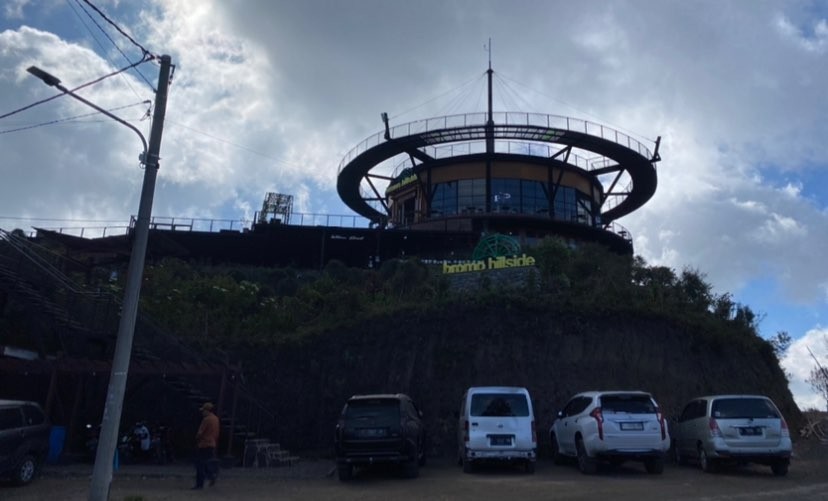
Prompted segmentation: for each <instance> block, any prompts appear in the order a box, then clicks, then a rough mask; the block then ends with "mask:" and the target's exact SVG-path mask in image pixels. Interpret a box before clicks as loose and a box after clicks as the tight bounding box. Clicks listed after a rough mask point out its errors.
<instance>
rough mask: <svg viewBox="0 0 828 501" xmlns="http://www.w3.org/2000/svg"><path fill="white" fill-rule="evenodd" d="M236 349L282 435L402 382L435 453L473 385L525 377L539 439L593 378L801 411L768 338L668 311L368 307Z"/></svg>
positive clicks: (313, 434) (287, 439)
mask: <svg viewBox="0 0 828 501" xmlns="http://www.w3.org/2000/svg"><path fill="white" fill-rule="evenodd" d="M239 355H243V357H244V359H245V367H246V372H247V374H248V384H249V385H250V386H251V387H253V388H255V391H256V392H257V393H259V394H260V395H261V396H262V398H263V403H265V404H266V405H268V406H269V407H271V408H273V409H275V410H276V411H277V413H278V420H279V423H278V429H279V430H280V431H279V433H280V436H279V437H273V438H276V439H278V440H280V441H281V442H282V443H284V444H287V445H289V447H291V448H295V449H300V450H302V449H304V450H308V449H317V450H326V449H329V448H330V447H331V441H332V436H333V428H334V425H335V423H336V419H337V416H338V413H339V412H340V410H341V408H342V405H343V403H344V401H345V399H346V398H347V397H349V396H350V395H352V394H359V393H384V392H391V393H395V392H402V393H408V394H409V395H411V396H412V397H413V398H414V399H415V400H416V401H417V402H418V403H419V405H420V407H421V408H422V410H423V412H424V414H425V417H426V421H427V423H428V427H429V436H430V441H431V453H432V454H442V455H448V456H453V455H454V454H455V451H456V414H457V411H458V409H459V402H460V397H461V396H462V393H463V391H464V390H465V389H466V388H467V387H469V386H474V385H516V386H525V387H527V388H528V389H529V391H530V393H531V395H532V397H533V400H534V403H535V413H536V417H537V422H538V434H539V440H540V443H541V447H542V448H545V447H546V446H547V445H548V444H547V443H546V442H547V441H548V440H547V439H546V436H547V430H548V428H549V425H550V424H551V422H552V419H553V417H554V414H555V412H556V411H557V410H558V409H560V408H561V407H562V406H563V404H564V403H565V402H566V400H567V399H568V397H569V396H571V395H572V394H573V393H576V392H579V391H585V390H590V389H641V390H646V391H650V392H652V393H653V395H654V396H655V398H656V400H657V401H658V402H659V403H660V405H661V407H662V409H663V411H664V412H665V414H666V416H667V417H668V419H669V418H670V417H673V416H676V415H677V414H678V413H679V412H680V411H681V407H682V405H683V404H684V403H685V402H686V401H687V400H689V399H690V398H692V397H695V396H699V395H703V394H711V393H760V394H766V395H768V396H770V397H771V398H773V399H774V401H776V403H777V405H778V406H779V407H780V409H781V411H782V413H783V414H784V416H785V417H786V419H787V420H788V422H789V424H790V425H791V429H796V426H797V425H798V423H800V422H801V414H800V411H799V409H798V408H797V407H796V404H795V403H794V401H793V398H792V396H791V393H790V391H789V389H788V385H787V380H786V379H785V376H784V374H783V372H782V370H781V369H780V367H779V364H778V362H777V360H776V357H775V356H774V354H773V350H772V349H771V347H770V345H769V344H768V343H767V342H766V341H764V340H762V339H760V338H758V337H756V336H746V335H744V334H739V333H734V334H732V335H728V336H720V335H717V336H714V335H711V334H710V333H707V332H703V331H700V330H699V328H698V327H695V326H691V325H683V324H680V323H676V322H675V321H672V320H670V319H665V318H641V317H638V316H634V315H632V314H628V313H615V314H590V315H576V314H571V313H558V312H550V311H543V310H539V309H538V308H537V307H531V306H527V305H521V304H513V303H509V304H485V305H482V304H465V305H464V304H459V305H454V306H453V307H452V308H450V309H445V310H444V311H439V312H434V311H429V312H425V311H416V312H410V313H406V314H397V315H394V316H385V317H382V318H373V319H371V320H370V321H365V322H363V323H360V324H358V325H355V326H350V327H348V328H344V329H333V330H328V331H326V332H323V333H320V334H316V335H313V336H308V337H305V338H303V339H302V340H301V341H295V342H286V343H284V344H282V345H280V346H279V347H278V348H269V349H262V348H258V349H250V350H249V351H248V352H247V353H244V354H241V353H240V354H239Z"/></svg>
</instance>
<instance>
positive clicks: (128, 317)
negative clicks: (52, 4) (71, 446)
mask: <svg viewBox="0 0 828 501" xmlns="http://www.w3.org/2000/svg"><path fill="white" fill-rule="evenodd" d="M160 59H161V69H160V71H159V74H158V91H157V92H156V93H155V111H154V115H153V122H152V130H151V131H150V140H149V145H147V141H146V140H145V139H144V135H143V134H141V131H139V130H138V129H137V128H135V127H134V126H133V125H132V124H130V123H128V122H126V121H124V120H123V119H121V118H119V117H117V116H115V115H113V114H112V113H110V112H108V111H106V110H104V109H103V108H101V107H100V106H97V105H96V104H94V103H91V102H89V101H88V100H86V99H84V98H82V97H81V96H78V95H77V94H75V93H73V92H72V91H70V90H69V89H67V88H66V87H64V86H62V85H61V84H60V80H59V79H58V78H57V77H55V76H53V75H50V74H49V73H47V72H45V71H43V70H41V69H39V68H36V67H34V66H31V67H29V68H28V69H27V70H26V71H28V72H29V73H31V74H32V75H34V76H36V77H38V78H39V79H41V80H42V81H43V82H44V83H45V84H46V85H49V86H51V87H55V88H57V89H58V90H60V91H61V92H63V93H64V94H66V95H68V96H71V97H72V98H74V99H77V100H78V101H80V102H82V103H84V104H86V105H87V106H90V107H92V108H93V109H95V110H97V111H99V112H101V113H103V114H104V115H106V116H108V117H109V118H111V119H113V120H115V121H116V122H118V123H120V124H122V125H125V126H126V127H128V128H130V129H131V130H132V131H134V132H135V133H136V134H138V137H140V138H141V144H142V145H143V146H144V151H143V152H142V154H141V157H140V160H141V163H143V164H144V167H145V168H144V182H143V186H142V187H141V199H140V202H139V206H138V220H137V221H136V222H135V234H134V240H133V243H132V252H131V253H130V256H129V268H128V270H127V278H126V285H125V287H124V298H123V301H122V304H121V319H120V322H119V324H118V337H117V338H116V341H115V353H114V356H113V358H112V372H111V373H110V376H109V387H108V389H107V395H106V403H105V406H104V414H103V419H102V421H101V435H100V438H99V440H98V450H97V452H96V455H95V467H94V469H93V471H92V480H91V482H90V485H89V501H105V500H107V499H108V498H109V488H110V485H111V483H112V468H113V464H112V463H113V458H114V456H115V450H116V447H117V445H118V427H119V425H120V421H121V411H122V409H123V404H124V392H125V390H126V381H127V373H128V372H129V361H130V357H131V355H132V339H133V337H134V335H135V320H136V318H137V316H138V299H139V295H140V292H141V280H142V277H143V275H144V260H145V258H146V251H147V239H148V235H149V222H150V216H151V213H152V199H153V196H154V194H155V178H156V175H157V173H158V159H159V153H160V151H161V134H162V132H163V128H164V116H165V113H166V108H167V88H168V85H169V79H170V67H171V59H170V56H166V55H165V56H161V58H160Z"/></svg>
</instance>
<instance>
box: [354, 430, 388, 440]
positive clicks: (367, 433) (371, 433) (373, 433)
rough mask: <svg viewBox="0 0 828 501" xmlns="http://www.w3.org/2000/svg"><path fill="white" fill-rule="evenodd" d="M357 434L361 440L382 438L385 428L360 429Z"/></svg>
mask: <svg viewBox="0 0 828 501" xmlns="http://www.w3.org/2000/svg"><path fill="white" fill-rule="evenodd" d="M357 434H358V435H359V436H360V437H363V438H377V437H384V436H385V428H362V429H360V430H359V432H358V433H357Z"/></svg>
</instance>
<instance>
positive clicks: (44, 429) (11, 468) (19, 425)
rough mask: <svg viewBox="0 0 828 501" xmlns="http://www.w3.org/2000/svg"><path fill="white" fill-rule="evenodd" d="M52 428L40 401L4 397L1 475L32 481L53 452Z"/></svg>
mask: <svg viewBox="0 0 828 501" xmlns="http://www.w3.org/2000/svg"><path fill="white" fill-rule="evenodd" d="M50 428H51V427H50V426H49V422H48V421H47V419H46V415H45V414H43V409H41V408H40V406H39V405H38V404H37V403H35V402H23V401H20V400H0V477H2V478H11V480H12V482H14V483H15V484H18V485H25V484H28V483H29V482H31V481H32V479H34V477H35V474H36V473H37V470H38V468H39V467H40V465H41V464H43V460H44V459H45V458H46V454H47V453H48V452H49V432H50Z"/></svg>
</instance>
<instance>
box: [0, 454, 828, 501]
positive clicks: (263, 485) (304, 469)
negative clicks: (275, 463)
mask: <svg viewBox="0 0 828 501" xmlns="http://www.w3.org/2000/svg"><path fill="white" fill-rule="evenodd" d="M90 473H91V466H90V465H60V466H49V467H47V468H44V471H43V474H42V475H41V477H40V478H38V479H37V480H35V482H34V483H32V484H31V485H29V486H26V487H12V486H9V485H5V484H0V499H2V500H4V501H6V500H7V501H24V500H37V501H40V500H52V499H60V500H76V499H77V500H83V499H86V496H87V489H88V484H89V475H90ZM192 484H193V471H192V468H191V467H190V466H189V465H187V464H178V465H172V466H140V465H131V466H125V467H122V468H121V470H120V471H119V472H117V474H116V476H115V479H114V480H113V482H112V490H111V497H110V498H111V499H112V500H117V501H139V500H140V501H156V500H159V501H160V500H185V501H186V500H208V499H212V500H219V499H222V500H224V499H234V500H235V499H240V500H248V499H249V500H258V499H280V500H294V499H295V500H318V499H343V500H351V499H353V500H388V499H394V500H398V499H400V500H405V499H435V500H440V499H447V500H448V499H475V500H480V499H522V500H524V499H525V500H541V499H544V500H546V499H552V498H554V499H567V500H588V499H613V500H614V501H615V500H618V501H632V500H636V501H637V500H642V499H653V500H662V499H663V500H671V499H676V500H685V499H686V500H691V499H692V500H700V499H701V500H731V499H734V500H735V499H739V500H754V499H768V500H777V499H784V500H785V501H794V500H806V499H807V500H820V499H824V500H828V444H820V443H818V442H808V443H805V444H802V443H800V444H797V447H796V452H795V456H794V459H793V461H792V463H791V468H790V472H789V474H788V476H786V477H781V478H778V477H774V476H773V475H772V474H771V472H770V468H768V467H765V466H757V465H748V466H743V467H738V468H730V469H725V470H724V471H722V472H720V473H716V474H705V473H702V472H701V471H700V470H699V469H698V467H696V466H693V465H690V466H677V465H674V464H668V465H667V467H666V468H665V471H664V474H663V475H648V474H647V473H645V471H644V468H643V466H642V465H641V464H637V463H627V464H624V465H622V466H620V467H610V466H603V467H602V468H601V469H600V470H599V472H598V474H597V475H594V476H584V475H582V474H581V473H579V472H578V470H577V469H576V467H575V466H574V465H564V466H555V465H553V464H552V463H551V462H550V461H547V460H541V461H540V462H539V463H538V465H537V471H536V473H535V474H534V475H527V474H525V473H523V472H522V470H521V469H519V468H514V469H511V468H503V467H484V468H481V469H480V470H479V471H477V472H476V473H473V474H464V473H462V471H461V470H460V468H459V467H457V466H456V464H455V463H454V462H453V461H451V460H449V459H439V458H437V459H432V460H430V462H429V465H428V466H426V467H425V468H422V469H421V470H420V477H419V478H418V479H413V480H406V479H403V478H401V476H400V475H399V474H397V472H396V471H395V470H393V469H389V468H374V469H369V470H362V471H360V472H358V474H357V476H356V478H354V480H353V481H351V482H348V483H341V482H339V480H337V477H336V475H335V474H333V462H332V461H329V460H303V461H301V462H300V463H298V464H297V465H294V466H293V467H290V468H288V467H282V468H271V469H243V468H231V469H227V470H223V471H222V473H221V476H220V478H219V480H218V482H217V483H216V485H215V486H214V487H205V488H204V489H203V490H201V491H191V490H190V487H191V486H192Z"/></svg>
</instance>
